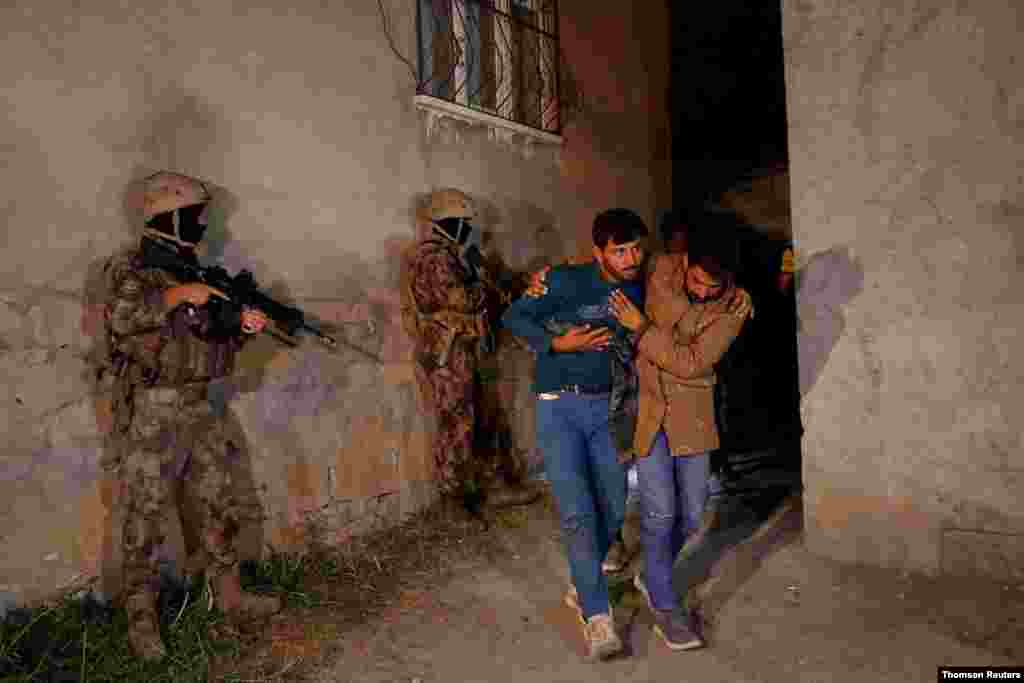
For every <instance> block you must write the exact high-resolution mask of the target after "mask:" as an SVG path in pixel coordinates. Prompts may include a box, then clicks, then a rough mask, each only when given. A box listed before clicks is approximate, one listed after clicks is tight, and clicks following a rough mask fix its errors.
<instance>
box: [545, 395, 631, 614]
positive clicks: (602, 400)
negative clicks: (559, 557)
mask: <svg viewBox="0 0 1024 683" xmlns="http://www.w3.org/2000/svg"><path fill="white" fill-rule="evenodd" d="M537 443H538V444H539V446H540V448H541V451H542V452H543V453H544V467H545V469H546V471H547V477H548V480H549V481H550V482H551V489H552V491H553V492H554V494H555V500H556V501H557V503H558V513H559V517H560V519H561V525H562V536H563V542H564V543H565V552H566V555H567V556H568V559H569V571H570V573H571V574H572V580H573V583H574V584H575V585H576V590H577V591H578V592H579V595H580V605H581V607H582V609H583V616H584V617H586V618H587V619H589V618H590V617H591V616H593V615H595V614H601V613H608V612H610V605H609V602H608V582H607V580H606V579H605V576H604V573H603V572H602V571H601V562H602V561H603V560H604V558H605V555H607V554H608V548H609V547H610V546H611V544H612V542H613V541H614V540H615V534H616V533H617V532H618V531H619V529H620V528H621V527H622V521H623V519H624V517H625V514H626V468H625V467H624V466H623V465H621V464H620V463H619V462H618V456H617V453H616V451H615V445H614V444H613V443H612V437H611V432H610V431H609V429H608V394H589V395H588V394H584V395H577V394H571V393H564V394H561V395H560V396H559V398H557V399H555V400H551V401H546V400H541V399H538V400H537Z"/></svg>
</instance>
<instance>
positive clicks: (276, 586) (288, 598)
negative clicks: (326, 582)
mask: <svg viewBox="0 0 1024 683" xmlns="http://www.w3.org/2000/svg"><path fill="white" fill-rule="evenodd" d="M332 569H333V570H334V571H335V572H336V563H331V562H318V561H317V558H314V557H313V556H311V555H305V554H298V553H279V552H272V553H271V554H270V555H269V556H268V557H267V558H266V559H263V560H258V561H251V560H250V561H245V562H243V563H242V567H241V576H242V588H244V589H245V590H247V591H252V592H254V593H277V594H278V595H281V596H282V597H283V598H284V599H285V604H286V605H300V606H302V607H314V606H316V605H318V604H320V602H321V600H322V598H321V596H320V594H319V592H318V591H315V590H311V589H310V588H309V587H308V586H309V584H310V583H311V581H310V579H312V578H314V577H324V575H325V574H329V573H330V571H332Z"/></svg>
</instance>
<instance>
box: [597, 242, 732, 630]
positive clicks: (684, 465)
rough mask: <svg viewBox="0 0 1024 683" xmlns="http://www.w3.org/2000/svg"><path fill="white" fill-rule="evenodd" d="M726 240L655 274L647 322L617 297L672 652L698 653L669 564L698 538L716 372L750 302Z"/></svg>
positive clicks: (659, 625)
mask: <svg viewBox="0 0 1024 683" xmlns="http://www.w3.org/2000/svg"><path fill="white" fill-rule="evenodd" d="M727 234H728V233H727V232H725V231H720V230H714V229H707V228H704V229H696V230H693V231H691V233H690V235H689V237H690V239H689V245H688V251H687V252H685V253H677V254H664V255H661V256H659V257H658V258H657V259H655V260H654V262H653V263H652V264H651V265H650V275H649V277H648V279H647V292H646V293H647V298H646V302H645V311H646V314H645V313H642V312H641V311H640V309H639V308H638V307H637V306H636V305H634V303H633V302H631V301H628V300H627V299H625V298H624V297H622V296H620V295H619V294H617V293H616V294H614V295H613V296H612V309H613V313H614V315H615V317H616V319H617V320H618V321H619V322H620V323H621V324H622V325H623V326H624V327H626V328H627V329H629V330H631V331H633V332H634V333H635V334H636V335H637V336H638V341H637V371H638V373H639V377H640V405H639V416H638V418H637V427H636V433H635V437H634V449H635V451H636V453H637V455H638V456H639V458H638V460H637V464H636V468H637V475H638V480H639V486H638V493H639V496H640V504H641V508H642V511H643V516H642V522H641V537H642V539H643V549H644V576H643V577H641V576H640V575H637V577H636V586H637V588H638V589H639V590H640V592H641V593H643V594H644V596H645V597H646V598H647V602H648V605H649V606H650V608H651V611H652V613H653V615H654V621H655V625H654V628H655V632H656V633H657V634H658V635H659V636H661V638H662V639H663V640H664V641H665V643H666V644H667V645H668V647H670V648H671V649H673V650H688V649H692V648H695V647H700V646H701V645H702V644H703V643H702V641H701V638H700V636H699V635H698V634H697V633H695V632H694V630H693V629H692V627H691V621H690V617H689V616H688V615H687V614H686V613H685V612H683V611H682V609H681V608H680V600H679V595H678V593H677V591H676V589H675V587H674V586H673V585H672V565H673V564H674V562H675V559H676V557H677V556H678V554H679V551H680V550H681V549H682V546H683V543H684V541H685V540H686V536H687V535H688V534H690V533H692V532H693V531H694V530H696V528H697V526H698V525H699V523H700V519H701V516H702V514H703V510H704V504H705V501H706V500H707V489H708V469H709V457H708V456H709V452H710V451H712V450H714V449H715V448H718V446H719V440H718V432H717V430H716V426H715V416H714V394H713V389H714V385H715V380H716V377H715V371H714V365H715V363H716V362H718V360H719V359H720V358H721V357H722V355H723V354H724V353H725V351H726V350H727V349H728V348H729V345H730V344H732V342H733V340H734V339H735V338H736V336H737V335H738V334H739V332H740V329H741V328H742V326H743V323H744V320H745V319H746V317H747V314H748V313H749V311H750V303H749V296H748V295H747V293H746V292H744V291H743V290H738V289H737V288H736V287H735V273H736V270H737V264H736V250H735V246H734V245H733V244H732V243H731V240H730V239H729V237H728V236H727Z"/></svg>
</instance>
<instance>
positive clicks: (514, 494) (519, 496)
mask: <svg viewBox="0 0 1024 683" xmlns="http://www.w3.org/2000/svg"><path fill="white" fill-rule="evenodd" d="M542 493H543V491H542V490H541V488H540V487H539V486H531V485H529V484H516V485H509V484H504V485H497V486H492V487H491V488H489V489H488V490H487V506H488V507H492V508H503V507H512V506H515V505H529V504H530V503H532V502H534V501H536V500H537V499H538V498H540V496H541V494H542Z"/></svg>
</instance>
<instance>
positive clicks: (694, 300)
mask: <svg viewBox="0 0 1024 683" xmlns="http://www.w3.org/2000/svg"><path fill="white" fill-rule="evenodd" d="M723 291H725V287H724V286H723V285H722V283H721V282H719V281H718V280H716V279H715V278H713V277H711V276H710V275H708V273H707V271H705V270H704V269H703V268H701V267H700V266H690V267H689V268H687V269H686V298H688V299H689V300H690V303H691V304H705V303H708V302H709V301H714V300H715V299H717V298H718V297H720V296H722V292H723Z"/></svg>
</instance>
